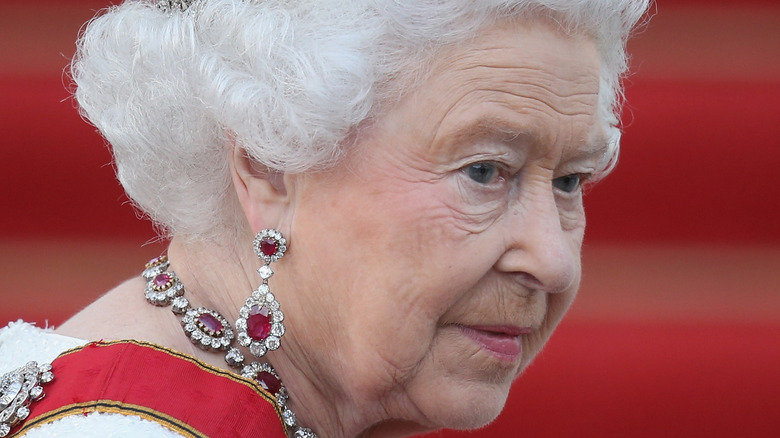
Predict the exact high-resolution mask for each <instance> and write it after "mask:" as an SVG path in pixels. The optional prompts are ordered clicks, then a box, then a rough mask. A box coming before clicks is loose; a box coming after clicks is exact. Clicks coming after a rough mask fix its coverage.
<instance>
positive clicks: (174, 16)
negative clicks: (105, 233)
mask: <svg viewBox="0 0 780 438" xmlns="http://www.w3.org/2000/svg"><path fill="white" fill-rule="evenodd" d="M646 7H647V4H646V0H583V1H571V0H516V1H510V0H504V1H487V0H486V1H470V0H469V1H467V0H460V1H456V0H452V1H441V0H438V1H433V0H415V1H405V0H392V1H391V0H349V1H333V0H330V1H328V0H307V1H297V0H286V1H285V0H265V1H251V0H198V1H169V2H162V3H156V2H152V3H150V2H148V1H138V0H128V1H126V2H125V3H123V4H122V5H121V6H118V7H113V8H110V9H108V10H107V11H105V12H104V13H103V14H101V15H100V16H99V17H98V18H96V19H95V20H94V21H92V22H91V23H90V24H89V26H88V27H87V28H86V29H85V31H84V33H83V35H82V37H81V40H80V42H79V46H78V53H77V56H76V59H75V60H74V62H73V67H72V72H73V77H74V79H75V82H76V84H77V88H76V98H77V99H78V102H79V104H80V106H81V108H82V111H83V113H84V114H85V115H86V117H87V118H89V120H90V121H92V123H94V124H95V125H96V126H97V127H98V128H99V129H100V131H101V132H102V134H103V135H104V136H105V137H106V138H107V139H108V141H109V142H110V143H111V145H112V148H113V152H114V154H115V158H116V168H117V173H118V176H119V180H120V181H121V183H122V184H123V186H124V188H125V190H126V191H127V193H128V195H129V196H130V198H132V199H133V201H134V202H135V203H136V205H137V206H138V208H139V209H141V210H142V211H143V212H144V213H145V214H146V215H148V216H149V218H150V219H151V220H153V221H154V223H155V224H157V225H158V226H159V227H160V229H161V232H162V233H163V235H164V236H165V237H169V238H170V245H169V247H168V251H167V255H165V256H161V257H158V258H156V259H154V260H152V261H151V262H149V264H147V265H146V267H139V273H140V272H141V271H143V273H142V275H139V276H138V277H137V278H134V279H131V280H128V281H126V282H125V283H123V284H121V285H119V286H118V287H116V288H115V289H114V290H111V291H110V292H108V293H107V294H105V295H104V296H103V297H102V298H100V299H99V300H97V301H96V302H94V303H93V304H92V305H90V306H89V307H87V308H86V309H84V310H83V311H82V312H80V313H79V314H77V315H75V316H74V317H73V318H72V319H70V320H69V321H67V322H66V323H65V324H64V325H62V326H61V327H60V328H59V329H58V330H56V331H55V332H53V333H52V332H50V331H44V330H40V329H37V328H35V327H32V326H31V325H28V324H23V323H16V324H12V325H10V326H9V327H7V328H6V329H4V331H3V332H2V334H0V358H1V359H0V366H1V367H0V371H1V372H7V373H6V374H5V375H4V377H3V381H2V383H1V386H0V391H2V394H0V396H2V399H0V409H2V412H3V414H2V415H3V416H2V417H0V420H2V424H0V426H2V427H3V429H0V432H2V434H0V436H4V435H8V434H9V433H10V434H15V433H18V434H20V435H25V436H28V437H42V436H75V435H77V436H108V435H111V436H127V435H132V436H155V437H157V436H159V437H172V436H198V437H200V436H230V437H234V436H235V437H239V436H241V437H244V436H246V437H280V436H285V434H287V435H289V436H295V437H313V436H319V437H327V438H331V437H357V436H376V437H379V436H381V437H395V436H409V435H412V434H415V433H420V432H424V431H429V430H435V429H438V428H444V427H449V428H463V429H468V428H476V427H480V426H482V425H484V424H486V423H488V422H490V421H491V420H493V419H494V418H495V417H496V416H497V415H498V414H499V413H500V411H501V409H502V407H503V405H504V402H505V400H506V398H507V394H508V391H509V388H510V386H511V384H512V382H513V380H514V379H515V378H516V377H517V376H518V375H519V373H520V372H522V370H523V369H524V368H525V367H527V366H528V364H529V363H530V362H531V361H532V360H533V358H534V356H536V354H537V353H538V352H539V350H540V349H541V348H542V346H543V345H544V344H545V342H546V341H547V339H548V338H549V337H550V335H551V333H552V332H553V330H554V329H555V327H556V325H557V324H558V322H559V321H560V320H561V318H562V317H563V315H564V313H565V312H566V310H567V308H568V307H569V305H570V304H571V302H572V300H573V299H574V297H575V294H576V292H577V288H578V285H579V280H580V256H579V253H580V246H581V244H582V239H583V231H584V228H585V216H584V213H583V204H582V185H583V184H584V183H586V182H588V181H593V180H596V179H598V178H600V177H601V176H603V175H604V174H605V173H606V172H607V171H608V170H609V169H610V168H611V166H612V165H613V164H614V163H615V158H616V154H617V149H618V138H619V132H618V129H617V124H618V120H617V118H616V113H617V111H618V104H619V100H620V99H619V96H620V81H619V79H620V76H621V75H622V74H623V73H624V71H625V68H626V56H625V53H624V46H625V40H626V38H627V35H628V33H629V32H630V30H631V28H632V27H633V26H634V25H635V24H636V22H637V21H638V20H639V19H640V17H641V16H642V14H643V12H644V10H645V8H646ZM86 268H88V267H86ZM171 310H172V312H171ZM65 350H67V351H65ZM63 351H64V353H63ZM60 353H62V354H60ZM58 355H59V356H58ZM49 362H51V364H50V365H49ZM25 364H27V365H25ZM12 368H13V369H16V371H13V372H9V370H11V369H12ZM44 393H45V395H46V396H45V398H42V396H43V394H44ZM122 433H124V435H122Z"/></svg>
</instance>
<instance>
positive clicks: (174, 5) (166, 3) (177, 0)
mask: <svg viewBox="0 0 780 438" xmlns="http://www.w3.org/2000/svg"><path fill="white" fill-rule="evenodd" d="M195 1H196V0H160V1H159V2H157V8H158V9H160V10H161V11H163V12H173V11H182V12H183V11H186V10H187V8H189V7H190V6H191V5H192V4H193V3H195Z"/></svg>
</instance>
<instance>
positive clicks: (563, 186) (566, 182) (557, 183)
mask: <svg viewBox="0 0 780 438" xmlns="http://www.w3.org/2000/svg"><path fill="white" fill-rule="evenodd" d="M581 182H582V176H581V175H580V174H578V173H573V174H571V175H566V176H562V177H559V178H555V179H554V180H553V187H555V188H556V189H558V190H560V191H562V192H565V193H573V192H574V191H575V190H577V189H578V188H579V187H580V183H581Z"/></svg>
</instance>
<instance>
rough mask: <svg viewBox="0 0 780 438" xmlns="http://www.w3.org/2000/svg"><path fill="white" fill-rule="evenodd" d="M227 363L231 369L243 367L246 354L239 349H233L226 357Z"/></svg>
mask: <svg viewBox="0 0 780 438" xmlns="http://www.w3.org/2000/svg"><path fill="white" fill-rule="evenodd" d="M225 362H227V363H228V365H230V366H231V367H235V366H238V365H241V363H242V362H244V354H243V353H241V351H240V350H239V349H238V348H231V349H230V351H228V352H227V354H226V355H225Z"/></svg>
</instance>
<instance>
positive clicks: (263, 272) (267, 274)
mask: <svg viewBox="0 0 780 438" xmlns="http://www.w3.org/2000/svg"><path fill="white" fill-rule="evenodd" d="M257 273H258V274H260V278H262V279H263V280H268V279H269V278H271V276H272V275H274V271H273V269H271V267H270V266H268V265H263V266H260V269H258V270H257Z"/></svg>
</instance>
